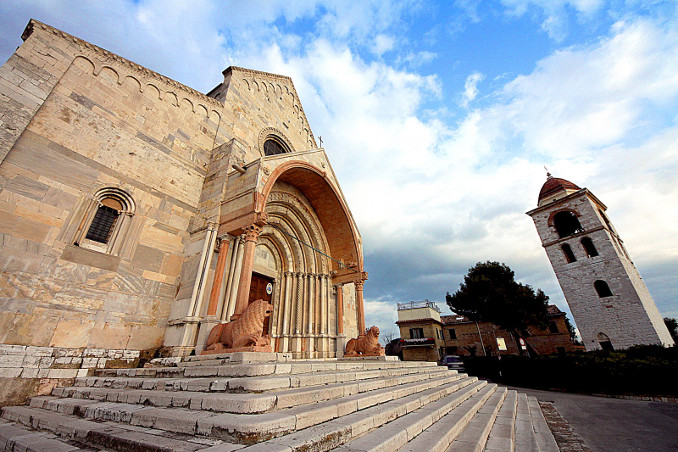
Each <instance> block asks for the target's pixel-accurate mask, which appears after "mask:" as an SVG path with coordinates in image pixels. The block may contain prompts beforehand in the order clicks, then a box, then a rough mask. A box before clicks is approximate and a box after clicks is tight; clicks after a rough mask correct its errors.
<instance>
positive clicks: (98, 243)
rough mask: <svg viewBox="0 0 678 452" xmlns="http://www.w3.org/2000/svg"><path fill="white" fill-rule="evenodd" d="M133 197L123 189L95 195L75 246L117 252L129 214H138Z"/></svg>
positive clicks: (111, 252)
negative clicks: (135, 212)
mask: <svg viewBox="0 0 678 452" xmlns="http://www.w3.org/2000/svg"><path fill="white" fill-rule="evenodd" d="M135 209H136V206H135V204H134V201H133V200H132V197H131V196H130V195H129V194H127V193H126V192H125V191H123V190H121V189H119V188H113V187H111V188H103V189H101V190H99V191H97V192H96V193H95V194H94V199H93V200H91V201H90V204H89V207H88V208H87V211H86V212H85V215H84V217H83V219H82V222H81V223H80V228H79V229H78V231H77V233H76V237H75V240H74V243H75V245H77V246H80V247H83V248H88V249H91V250H95V251H100V252H104V253H110V254H114V252H115V249H114V245H115V242H116V241H117V240H118V239H120V240H122V239H121V237H122V236H123V235H124V233H125V231H126V229H127V226H128V221H129V220H127V217H131V216H132V215H134V211H135Z"/></svg>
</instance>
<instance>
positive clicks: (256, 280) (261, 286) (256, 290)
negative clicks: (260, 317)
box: [247, 273, 273, 334]
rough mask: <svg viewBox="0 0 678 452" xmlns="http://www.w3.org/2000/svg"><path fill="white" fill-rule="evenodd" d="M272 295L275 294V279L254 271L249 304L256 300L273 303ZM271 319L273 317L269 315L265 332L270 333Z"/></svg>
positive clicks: (265, 322)
mask: <svg viewBox="0 0 678 452" xmlns="http://www.w3.org/2000/svg"><path fill="white" fill-rule="evenodd" d="M269 284H270V286H269ZM272 296H273V279H272V278H267V277H266V276H262V275H260V274H258V273H252V283H251V285H250V297H249V300H248V301H247V304H249V303H252V302H253V301H255V300H264V301H267V302H269V303H271V299H272ZM271 304H273V303H271ZM271 315H273V314H271ZM270 320H271V317H268V318H266V320H265V321H264V334H270V331H269V322H270Z"/></svg>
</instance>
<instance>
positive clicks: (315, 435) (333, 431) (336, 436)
mask: <svg viewBox="0 0 678 452" xmlns="http://www.w3.org/2000/svg"><path fill="white" fill-rule="evenodd" d="M469 380H470V379H469ZM486 385H487V383H486V382H484V381H477V380H475V379H474V381H473V382H472V383H470V384H467V385H465V386H463V387H459V386H456V385H446V386H443V387H438V388H434V389H430V390H428V391H423V392H422V393H419V394H410V395H408V396H404V397H401V398H398V399H395V400H392V401H390V402H388V403H385V404H382V405H378V406H373V407H371V408H368V409H365V410H361V411H356V412H354V413H351V414H348V415H345V416H343V417H340V418H337V419H333V420H331V421H328V422H325V423H324V424H320V425H316V426H312V427H309V428H307V429H305V430H301V431H295V432H293V433H290V434H288V435H285V436H281V437H279V438H274V439H272V440H268V441H265V442H262V443H259V444H255V445H253V446H250V447H247V448H245V449H243V452H254V451H272V450H280V451H283V450H285V451H290V450H291V451H307V450H313V451H326V450H331V449H334V448H336V447H339V446H341V445H342V444H345V443H347V442H349V441H351V440H353V439H355V438H358V437H360V436H362V435H364V434H366V433H368V432H370V431H372V430H374V429H376V428H379V427H381V426H382V425H384V424H386V423H388V422H391V421H393V420H395V419H398V418H400V417H402V416H405V415H407V414H408V413H412V412H414V411H416V410H419V409H420V408H422V407H426V406H427V405H429V404H431V403H434V402H436V401H439V400H441V399H443V398H445V397H451V398H453V399H456V401H457V402H462V401H464V400H466V399H468V398H469V397H471V396H472V395H473V394H475V393H476V392H478V391H479V390H481V389H483V387H485V386H486ZM457 404H458V403H457ZM420 452H423V451H420Z"/></svg>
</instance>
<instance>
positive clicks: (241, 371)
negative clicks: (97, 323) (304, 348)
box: [81, 361, 440, 378]
mask: <svg viewBox="0 0 678 452" xmlns="http://www.w3.org/2000/svg"><path fill="white" fill-rule="evenodd" d="M409 363H410V362H408V361H405V362H398V363H376V364H373V365H369V366H366V365H364V364H361V363H342V364H335V365H329V364H327V363H260V364H237V365H215V366H195V367H190V368H189V367H186V368H178V367H168V368H158V369H155V368H132V369H99V370H96V371H95V375H94V376H92V377H81V378H116V377H124V378H187V377H200V376H222V377H258V376H268V375H277V374H279V375H296V374H313V373H319V372H323V373H327V372H370V371H402V372H407V371H408V370H409V371H411V370H421V369H430V370H433V369H435V368H437V367H440V366H437V365H436V364H435V363H426V364H425V365H413V364H416V363H413V364H409ZM395 364H398V365H395ZM159 374H160V375H159Z"/></svg>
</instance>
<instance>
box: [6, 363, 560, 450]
mask: <svg viewBox="0 0 678 452" xmlns="http://www.w3.org/2000/svg"><path fill="white" fill-rule="evenodd" d="M389 358H390V357H374V358H348V359H324V360H294V359H291V358H290V357H289V355H286V354H274V353H269V354H266V353H256V354H253V353H231V354H224V355H206V356H195V357H188V358H187V359H186V360H185V361H182V362H179V363H178V365H176V366H157V367H150V368H137V369H110V370H100V371H98V372H97V374H96V375H95V376H91V377H83V378H78V379H76V381H75V385H74V386H71V387H66V388H56V389H54V391H53V392H52V395H51V396H38V397H33V398H32V399H31V400H30V402H29V405H28V406H17V407H5V408H3V409H2V419H1V420H0V450H6V451H22V452H23V451H34V452H42V451H57V452H60V451H64V452H71V451H77V450H102V449H103V450H121V451H125V452H129V451H132V450H138V451H154V452H155V451H157V452H161V451H162V452H165V451H166V452H170V451H171V452H175V451H187V452H193V451H199V450H200V451H205V452H208V451H209V452H226V451H234V450H242V451H243V452H254V451H285V452H292V451H325V450H332V449H336V450H340V451H344V452H351V451H362V452H365V451H396V450H401V451H416V452H425V451H426V452H428V451H440V452H447V451H478V452H480V451H483V450H486V451H488V452H499V451H501V452H504V451H520V452H523V451H545V452H551V451H554V452H555V451H557V450H558V448H557V445H556V442H555V440H554V438H553V435H552V434H551V432H550V430H549V428H548V426H547V424H546V421H545V420H544V417H543V415H542V410H541V408H540V407H539V404H538V402H537V399H536V398H534V397H528V396H527V395H525V394H520V393H518V392H516V391H513V390H508V389H506V388H502V387H498V386H497V385H496V384H493V383H487V382H486V381H480V380H478V379H477V378H475V377H469V376H467V375H465V374H458V373H457V372H456V371H451V370H448V369H447V368H446V367H439V366H436V364H435V363H429V362H401V361H397V360H396V361H394V360H390V359H389Z"/></svg>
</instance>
